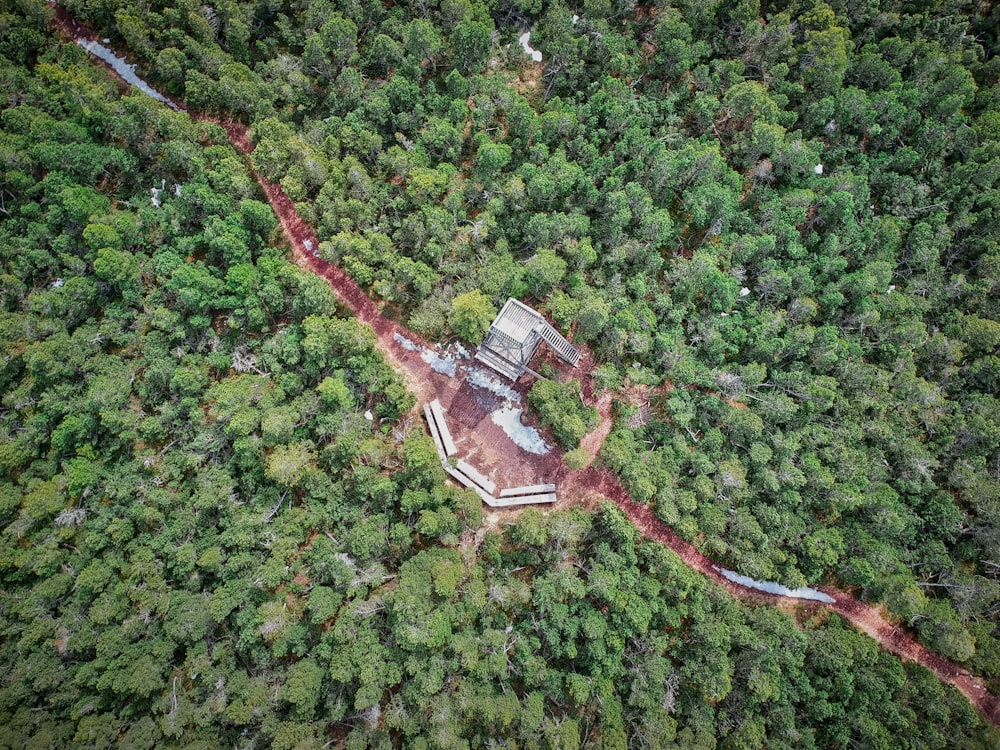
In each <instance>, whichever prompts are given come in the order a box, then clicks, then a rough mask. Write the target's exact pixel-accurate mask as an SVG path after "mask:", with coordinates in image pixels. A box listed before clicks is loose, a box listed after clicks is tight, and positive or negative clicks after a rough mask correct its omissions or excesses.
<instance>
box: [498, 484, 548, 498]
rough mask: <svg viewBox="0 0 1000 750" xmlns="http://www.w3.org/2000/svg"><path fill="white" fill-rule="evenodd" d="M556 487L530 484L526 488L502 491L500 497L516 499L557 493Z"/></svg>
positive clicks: (512, 488)
mask: <svg viewBox="0 0 1000 750" xmlns="http://www.w3.org/2000/svg"><path fill="white" fill-rule="evenodd" d="M555 491H556V486H555V485H554V484H529V485H526V486H524V487H508V488H507V489H505V490H500V495H499V497H515V496H517V495H544V494H547V493H549V492H555Z"/></svg>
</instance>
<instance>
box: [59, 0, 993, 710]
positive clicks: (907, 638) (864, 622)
mask: <svg viewBox="0 0 1000 750" xmlns="http://www.w3.org/2000/svg"><path fill="white" fill-rule="evenodd" d="M53 7H54V8H55V9H56V16H55V22H56V24H57V26H58V29H59V31H60V32H61V33H62V34H63V35H64V36H65V37H66V38H67V39H70V40H76V39H80V38H84V39H95V38H96V35H94V34H93V32H91V31H89V30H88V29H86V28H84V27H83V26H82V25H80V24H78V23H77V22H76V21H75V20H74V19H73V18H72V17H71V16H70V15H69V14H68V13H67V12H66V11H65V10H64V9H62V8H61V7H60V6H57V5H53ZM196 117H198V118H199V119H202V120H209V121H213V122H218V124H220V125H221V126H222V127H223V128H225V129H226V132H227V133H228V135H229V139H230V141H231V142H232V144H233V146H234V147H235V148H236V149H237V150H238V151H239V152H240V153H241V154H243V155H244V156H245V157H246V159H247V163H248V165H249V164H250V153H251V152H252V150H253V149H252V146H251V143H250V139H249V137H248V133H247V129H246V127H245V126H244V125H241V124H239V123H233V122H222V121H219V120H216V119H214V118H210V117H207V116H203V115H196ZM250 168H251V171H252V172H253V174H254V175H255V176H256V177H257V181H258V182H259V183H260V185H261V188H262V189H263V191H264V194H265V195H266V196H267V199H268V201H269V202H270V204H271V205H272V207H273V208H274V211H275V213H276V214H277V215H278V217H279V219H280V221H281V226H282V229H283V230H284V234H285V236H286V238H287V240H288V242H289V244H290V246H291V252H292V256H293V257H294V259H295V262H296V263H297V264H298V265H299V266H301V267H302V268H306V269H308V270H310V271H312V272H314V273H316V274H318V275H320V276H322V277H323V278H325V279H326V280H327V281H328V282H329V283H330V286H331V288H332V289H333V290H334V292H335V293H336V294H337V296H338V298H339V299H340V300H341V302H342V303H343V305H344V306H345V307H346V308H347V309H349V310H350V311H351V312H352V313H353V314H354V315H355V317H356V318H357V319H358V320H359V321H361V322H363V323H367V324H368V325H370V326H371V327H372V329H373V330H374V331H375V333H376V334H377V336H378V342H379V343H378V346H379V349H380V351H381V352H382V353H383V354H384V355H385V357H386V359H387V360H388V361H389V362H390V363H391V364H392V366H393V367H394V368H395V369H396V370H397V371H398V372H399V373H400V374H401V375H402V376H403V378H404V379H405V381H406V383H407V386H408V387H409V388H410V390H411V391H412V392H413V393H414V394H415V395H416V396H417V399H418V401H419V402H420V403H424V402H426V401H429V400H431V399H434V398H437V399H439V400H440V401H441V404H442V406H444V408H445V410H446V411H447V412H448V414H449V422H448V425H449V428H450V429H451V431H452V433H453V436H454V437H455V441H456V443H457V444H458V446H459V450H460V451H461V452H462V453H463V454H464V455H465V456H466V457H468V460H469V461H470V462H471V463H473V464H474V465H475V466H476V467H477V468H478V469H479V470H480V471H482V472H483V473H485V474H488V475H489V476H491V477H492V479H493V480H494V481H496V482H497V484H498V485H500V486H501V487H505V486H510V485H516V484H538V483H545V482H552V483H555V484H557V485H558V490H557V492H558V494H559V498H560V499H559V502H558V503H557V505H556V507H561V508H568V507H581V506H582V507H585V508H588V509H593V508H595V507H596V506H597V504H598V503H599V502H600V500H602V499H605V498H606V499H609V500H611V501H613V502H614V503H615V504H616V505H617V506H618V507H619V508H621V509H622V511H623V512H624V513H625V514H626V515H627V516H628V518H629V519H630V520H631V521H632V523H634V524H635V526H636V527H637V528H638V529H639V530H640V531H641V532H642V534H643V535H644V536H646V537H648V538H650V539H654V540H656V541H659V542H661V543H662V544H665V545H666V546H667V547H669V548H670V549H671V550H673V551H674V552H676V553H677V554H678V555H679V556H680V558H681V559H682V560H683V561H684V562H685V564H687V565H688V566H690V567H691V568H693V569H695V570H697V571H698V572H700V573H701V574H703V575H705V576H707V577H708V578H710V579H711V580H713V581H714V582H715V583H717V584H718V585H720V586H722V587H723V588H725V589H726V590H727V591H729V592H730V593H731V594H732V595H733V596H737V597H740V598H742V599H747V600H752V601H756V602H762V603H767V604H771V605H775V606H779V607H781V608H782V609H786V610H787V609H789V608H794V609H799V610H805V611H811V610H815V609H817V608H819V607H821V606H822V607H825V608H827V609H829V610H831V611H833V612H836V613H837V614H839V615H841V616H842V617H844V618H845V619H846V620H848V621H849V622H851V623H852V624H853V625H854V626H855V627H856V628H858V629H859V630H861V631H863V632H865V633H867V634H868V635H869V636H871V637H872V638H873V639H875V640H876V641H877V642H878V643H879V644H880V645H881V646H882V647H883V648H884V649H886V650H887V651H889V652H890V653H893V654H895V655H897V656H899V657H900V658H902V659H905V660H908V661H913V662H917V663H919V664H922V665H923V666H925V667H927V668H928V669H930V670H931V671H932V672H934V673H935V674H936V675H937V676H938V677H939V678H940V679H941V680H942V681H944V682H947V683H949V684H951V685H954V686H955V687H956V688H957V689H958V690H959V691H961V692H962V694H963V695H965V696H966V697H967V698H968V699H969V701H970V702H971V703H972V704H973V705H974V706H975V707H976V708H977V709H978V710H979V712H980V713H981V714H982V715H983V717H984V718H985V719H986V720H987V721H989V722H990V723H991V724H992V725H993V726H995V727H998V728H1000V699H998V698H997V697H996V696H993V695H992V694H990V693H989V692H987V691H986V689H985V688H984V687H983V685H982V682H981V681H980V680H978V679H977V678H976V677H975V676H973V675H970V674H969V673H968V672H967V671H966V670H965V669H963V668H962V667H961V666H960V665H958V664H955V663H954V662H951V661H949V660H947V659H945V658H944V657H942V656H939V655H937V654H933V653H931V652H930V651H928V650H927V649H926V648H924V647H923V646H921V645H920V644H919V643H917V642H916V640H914V638H913V637H912V636H911V635H909V634H908V633H907V632H906V631H905V630H904V629H903V628H902V627H900V626H899V625H896V624H894V623H892V622H890V621H889V620H888V619H887V618H886V616H885V614H884V613H883V612H882V611H881V610H880V609H879V608H877V607H874V606H871V605H868V604H864V603H862V602H860V601H858V600H857V599H856V598H854V597H853V596H852V595H851V594H849V593H846V592H844V591H840V590H837V589H834V588H830V587H821V590H822V591H823V592H824V593H826V594H828V595H829V596H831V597H832V598H833V599H834V600H835V603H834V604H830V605H819V604H816V603H812V602H810V603H808V604H806V603H800V602H793V601H792V600H789V599H785V598H781V597H777V596H773V595H769V594H764V593H761V592H758V591H752V590H750V589H747V588H745V587H743V586H739V585H736V584H734V583H731V582H730V581H728V580H726V579H725V578H723V577H722V576H721V575H720V574H719V572H718V571H717V570H716V569H715V568H714V564H713V562H712V561H711V560H710V559H708V558H707V557H705V556H704V555H702V554H701V553H700V552H698V551H697V550H696V549H695V548H694V547H693V546H692V545H691V544H689V543H688V542H686V541H684V540H683V539H681V538H680V537H679V536H678V535H677V534H676V533H675V532H674V531H673V530H672V529H670V528H669V527H668V526H666V525H665V524H664V523H663V522H662V521H660V520H659V519H658V518H657V517H656V516H655V514H654V513H653V511H652V510H650V508H649V507H648V506H645V505H642V504H640V503H637V502H635V501H633V500H632V499H631V497H629V494H628V493H627V492H626V491H625V488H624V487H622V485H621V483H620V482H619V481H618V477H617V476H615V474H614V473H613V472H611V471H610V470H609V469H607V468H599V467H595V466H593V465H591V466H588V467H587V468H585V469H581V470H579V471H574V472H571V471H569V470H568V469H567V468H566V466H565V464H564V463H563V461H562V452H561V451H560V450H559V449H558V448H553V450H552V451H551V452H549V453H548V454H546V455H541V456H540V455H535V454H531V453H527V452H526V451H523V450H521V449H520V448H518V447H517V446H516V445H515V444H514V443H513V442H512V441H511V440H510V439H509V438H508V437H507V436H506V434H505V433H504V432H503V431H502V430H501V429H500V428H499V427H497V426H496V425H495V424H493V422H492V421H491V420H490V419H489V414H490V412H491V411H492V410H493V409H494V408H496V406H498V402H497V400H496V398H497V397H495V396H493V394H491V393H489V392H488V391H484V390H483V389H480V388H476V387H474V386H472V385H471V384H470V383H469V382H468V381H467V380H466V379H465V378H464V377H462V375H463V373H462V372H461V370H460V371H459V376H458V377H448V376H446V375H442V374H440V373H438V372H435V371H434V370H433V369H432V368H431V367H430V365H429V364H427V363H426V362H424V361H423V360H422V359H421V357H420V354H419V352H416V351H410V350H409V349H407V348H404V347H403V346H402V345H401V344H400V343H399V341H398V340H397V339H396V336H397V335H398V336H402V337H405V338H406V339H408V340H410V341H412V342H414V343H416V344H419V345H420V346H423V347H430V348H432V349H433V346H432V345H430V344H429V343H428V342H426V341H424V340H423V339H422V338H421V337H420V336H418V335H416V334H415V333H413V332H412V331H409V330H407V329H406V328H404V327H403V326H401V325H399V324H398V323H396V322H394V321H392V320H389V319H388V318H387V317H385V316H384V315H383V314H382V313H381V311H380V310H379V307H378V305H377V304H376V303H375V302H374V301H372V300H371V299H370V298H369V297H368V296H367V295H366V294H365V293H364V291H362V289H361V288H360V287H359V286H358V285H357V284H356V283H355V282H354V281H353V280H352V279H351V278H350V277H348V276H347V274H346V273H344V271H342V270H341V269H340V268H338V267H337V266H334V265H332V264H330V263H327V262H326V261H323V260H321V259H320V258H317V257H315V255H314V254H313V252H312V251H311V250H310V248H312V249H315V248H318V247H319V241H318V239H317V237H316V236H315V234H314V233H313V231H312V229H311V228H310V227H309V226H308V225H307V224H306V223H305V221H303V220H302V218H301V217H300V216H299V215H298V213H296V211H295V205H294V203H293V202H292V201H291V199H289V198H288V196H287V195H285V193H284V191H283V190H282V189H281V187H280V186H278V185H273V184H271V183H269V182H268V181H267V180H265V179H264V178H263V177H262V176H261V175H260V174H258V173H257V172H256V170H254V169H253V168H252V165H250ZM594 365H595V363H594V359H593V356H592V354H591V353H590V352H589V351H584V358H583V359H582V360H581V363H580V366H579V371H578V372H575V373H574V375H575V376H576V377H578V378H580V380H581V381H582V383H583V395H584V397H585V399H586V400H587V401H588V402H589V403H591V404H593V405H595V406H596V407H597V409H598V412H599V414H600V423H599V424H598V426H597V428H596V429H595V430H594V431H593V432H592V433H591V434H590V435H588V436H587V437H586V438H585V439H584V441H583V446H584V447H585V448H586V450H587V452H588V454H589V455H590V456H591V457H592V458H593V457H595V456H596V455H597V453H598V451H599V450H600V447H601V444H602V443H603V442H604V439H605V438H606V437H607V435H608V433H609V432H610V431H611V427H612V418H611V407H612V394H610V393H605V394H602V395H601V396H600V397H598V398H597V399H596V400H595V398H594V388H593V380H592V378H591V377H590V376H591V373H592V371H593V368H594ZM515 388H516V390H518V391H519V392H521V393H522V394H523V393H525V392H526V390H527V388H528V386H527V385H526V384H523V383H521V384H517V385H516V386H515ZM517 512H518V511H517V510H497V509H489V510H488V511H487V513H486V514H485V517H486V523H487V524H488V525H489V526H492V527H500V526H502V525H503V524H505V523H507V522H509V521H510V520H512V519H513V518H515V517H516V515H517Z"/></svg>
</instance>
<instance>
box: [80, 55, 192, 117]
mask: <svg viewBox="0 0 1000 750" xmlns="http://www.w3.org/2000/svg"><path fill="white" fill-rule="evenodd" d="M76 43H77V44H79V45H80V46H81V47H83V48H84V49H85V50H87V52H89V53H90V54H92V55H93V56H94V57H96V58H99V59H101V60H103V61H104V62H106V63H107V64H108V65H110V66H111V67H112V69H113V70H114V71H115V73H117V74H118V75H120V76H121V77H122V78H123V79H125V80H126V81H127V82H128V83H130V84H131V85H133V86H135V87H136V88H137V89H139V91H141V92H142V93H144V94H145V95H146V96H149V97H152V98H153V99H156V101H158V102H163V103H164V104H166V105H167V106H168V107H170V108H171V109H173V110H176V111H177V112H180V111H181V108H180V107H178V106H177V105H176V104H174V103H173V102H172V101H170V100H169V99H168V98H167V97H165V96H164V95H163V94H161V93H160V92H159V91H157V90H156V89H154V88H153V87H152V86H150V85H149V84H148V83H146V82H145V81H144V80H142V79H141V78H140V77H139V76H137V75H136V74H135V66H134V65H129V64H128V63H127V62H125V61H124V60H123V59H122V58H120V57H118V55H116V54H115V53H114V52H112V51H111V50H110V49H108V48H107V47H105V46H104V45H103V44H101V43H100V42H95V41H91V40H90V39H77V40H76Z"/></svg>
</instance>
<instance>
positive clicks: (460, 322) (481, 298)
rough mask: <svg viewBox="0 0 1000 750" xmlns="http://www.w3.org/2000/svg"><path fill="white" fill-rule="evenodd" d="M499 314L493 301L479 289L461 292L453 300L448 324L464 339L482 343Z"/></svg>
mask: <svg viewBox="0 0 1000 750" xmlns="http://www.w3.org/2000/svg"><path fill="white" fill-rule="evenodd" d="M496 315H497V309H496V307H494V306H493V302H492V301H491V300H490V298H489V297H487V296H486V295H485V294H483V293H482V292H481V291H479V290H478V289H473V290H472V291H471V292H466V293H465V294H459V295H458V296H457V297H455V299H453V300H452V301H451V312H450V313H448V324H449V325H450V326H451V329H452V330H453V331H454V332H455V333H456V334H457V335H458V336H459V337H460V338H462V339H464V340H465V341H468V342H470V343H480V342H482V340H483V336H485V335H486V331H487V330H489V327H490V323H492V322H493V319H494V318H495V317H496Z"/></svg>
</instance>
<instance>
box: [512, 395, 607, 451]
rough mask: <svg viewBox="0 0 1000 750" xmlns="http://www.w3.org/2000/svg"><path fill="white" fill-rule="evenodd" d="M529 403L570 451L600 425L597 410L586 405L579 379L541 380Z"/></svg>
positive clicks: (543, 423) (542, 421) (543, 424)
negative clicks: (562, 380) (563, 380)
mask: <svg viewBox="0 0 1000 750" xmlns="http://www.w3.org/2000/svg"><path fill="white" fill-rule="evenodd" d="M528 403H530V404H531V405H532V406H533V407H535V409H537V410H538V414H539V418H540V419H541V423H542V426H543V427H546V428H551V429H552V434H553V436H554V437H555V439H556V440H557V441H558V442H559V444H560V445H562V446H563V447H564V448H566V449H567V450H573V449H574V448H577V447H578V446H579V445H580V440H581V439H582V438H583V436H584V435H586V434H587V433H588V432H590V431H591V430H592V429H594V427H596V426H597V422H598V414H597V409H595V408H594V407H593V406H585V405H584V403H583V400H582V398H581V396H580V382H579V381H578V380H569V381H566V382H565V383H559V382H557V381H554V380H539V381H538V382H536V383H535V384H534V385H533V386H532V387H531V391H530V393H528ZM571 460H572V459H571Z"/></svg>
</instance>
